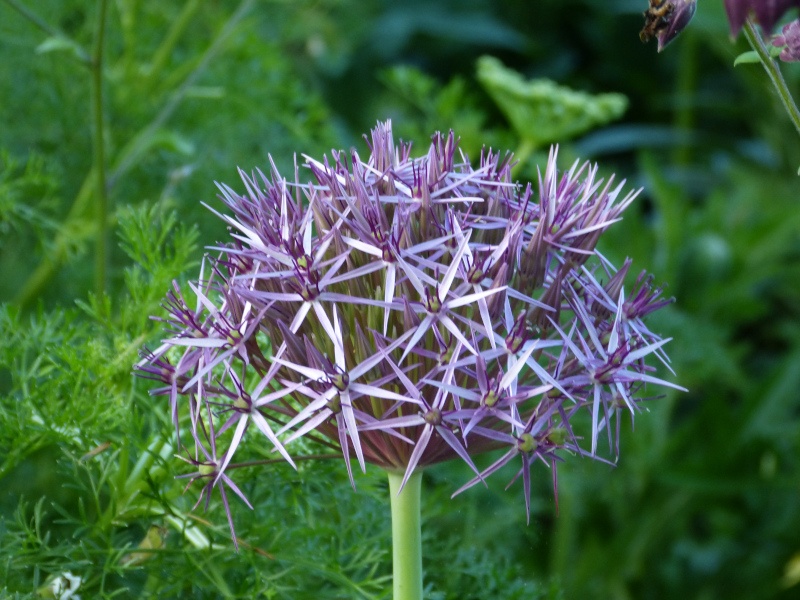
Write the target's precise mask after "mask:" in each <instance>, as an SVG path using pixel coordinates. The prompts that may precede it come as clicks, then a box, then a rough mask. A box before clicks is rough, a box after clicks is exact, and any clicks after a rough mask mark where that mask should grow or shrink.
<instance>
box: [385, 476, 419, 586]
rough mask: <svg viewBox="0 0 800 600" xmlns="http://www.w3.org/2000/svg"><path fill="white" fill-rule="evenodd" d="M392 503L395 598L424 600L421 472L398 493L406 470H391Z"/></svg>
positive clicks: (409, 479) (410, 478)
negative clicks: (403, 471)
mask: <svg viewBox="0 0 800 600" xmlns="http://www.w3.org/2000/svg"><path fill="white" fill-rule="evenodd" d="M388 475H389V494H391V502H392V561H393V573H394V577H393V581H394V583H393V587H394V596H393V598H394V600H422V528H421V526H420V494H421V490H422V472H420V471H415V472H414V474H413V475H411V477H409V478H408V481H407V482H406V485H405V487H404V488H403V491H402V492H400V493H399V495H398V492H399V490H400V484H401V483H402V482H403V476H404V473H402V472H389V473H388Z"/></svg>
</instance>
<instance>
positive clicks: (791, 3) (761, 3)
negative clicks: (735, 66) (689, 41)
mask: <svg viewBox="0 0 800 600" xmlns="http://www.w3.org/2000/svg"><path fill="white" fill-rule="evenodd" d="M792 7H800V0H725V11H726V12H727V13H728V21H729V22H730V24H731V35H732V36H733V37H736V36H737V35H738V34H739V30H740V29H741V28H742V26H743V25H744V22H745V20H746V19H747V17H748V16H749V15H750V13H751V12H753V13H755V16H756V20H757V21H758V23H759V24H760V25H761V27H763V28H764V31H766V32H767V33H769V32H770V31H772V28H773V27H775V23H777V22H778V19H780V18H781V17H782V16H783V14H784V13H785V12H786V11H787V10H789V9H790V8H792Z"/></svg>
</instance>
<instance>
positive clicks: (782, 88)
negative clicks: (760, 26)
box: [744, 19, 800, 134]
mask: <svg viewBox="0 0 800 600" xmlns="http://www.w3.org/2000/svg"><path fill="white" fill-rule="evenodd" d="M744 33H745V35H746V36H747V41H748V42H750V45H751V46H752V47H753V50H755V51H756V54H758V58H760V59H761V64H762V65H764V70H765V71H766V72H767V75H769V78H770V80H771V81H772V85H774V86H775V90H776V91H777V92H778V96H780V98H781V102H783V106H784V108H786V112H787V113H789V118H790V119H791V120H792V123H794V127H795V129H797V133H799V134H800V111H798V110H797V105H796V104H795V103H794V98H792V94H791V93H790V92H789V88H788V87H787V86H786V81H785V80H784V79H783V75H781V69H780V66H778V63H777V62H776V61H775V59H773V58H772V57H771V56H770V55H769V50H767V47H766V46H765V45H764V40H763V39H762V38H761V35H760V34H759V33H758V31H756V26H755V25H753V22H752V21H751V20H750V19H747V20H746V21H745V24H744Z"/></svg>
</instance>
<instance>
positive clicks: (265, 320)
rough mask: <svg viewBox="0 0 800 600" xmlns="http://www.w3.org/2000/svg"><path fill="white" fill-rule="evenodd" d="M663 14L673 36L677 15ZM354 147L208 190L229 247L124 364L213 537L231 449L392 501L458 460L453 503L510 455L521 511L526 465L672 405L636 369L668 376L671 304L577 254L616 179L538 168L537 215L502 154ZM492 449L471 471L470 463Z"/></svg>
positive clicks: (547, 460) (601, 260) (390, 145)
mask: <svg viewBox="0 0 800 600" xmlns="http://www.w3.org/2000/svg"><path fill="white" fill-rule="evenodd" d="M676 4H677V7H676V8H675V11H677V12H675V11H673V12H672V13H671V14H672V16H673V18H674V19H676V21H674V22H673V23H672V24H673V25H674V26H675V31H676V32H677V30H678V29H679V27H678V24H679V23H682V24H683V25H685V23H686V22H688V18H690V17H691V14H693V13H694V5H695V2H694V0H691V1H688V0H687V1H685V2H684V1H678V2H677V3H676ZM670 31H673V29H669V28H667V29H665V30H664V33H665V35H666V36H667V37H669V35H672V34H669V32H670ZM675 35H677V33H675ZM673 37H674V35H673ZM665 40H666V41H667V42H668V41H669V40H667V38H665ZM659 41H660V43H661V39H659ZM368 144H369V146H370V150H371V155H370V157H369V158H368V159H367V160H366V161H363V160H362V159H361V158H360V157H359V155H358V153H357V152H356V151H355V150H351V152H350V153H344V152H332V156H331V159H328V158H326V159H324V160H323V161H322V162H319V161H316V160H313V159H311V158H308V157H306V163H305V165H304V169H303V170H300V169H295V181H294V182H293V183H288V182H287V181H286V180H285V179H283V178H282V177H281V176H280V174H279V173H278V171H277V169H276V168H275V167H274V165H272V169H271V173H270V177H267V176H265V175H264V174H263V173H261V172H260V171H257V173H255V174H252V175H250V176H248V175H246V174H245V173H242V172H241V171H240V174H241V176H242V180H243V182H244V187H245V189H246V192H245V193H244V194H243V195H239V194H238V193H236V192H235V191H234V190H233V189H231V188H229V187H228V186H224V185H219V186H218V187H219V189H220V191H221V193H222V195H221V196H220V198H221V200H222V201H223V203H224V204H225V205H226V206H227V207H228V209H230V211H231V212H232V213H233V216H224V217H223V216H222V215H220V216H221V218H223V219H224V220H225V221H226V222H227V223H228V225H230V226H231V232H232V233H231V237H232V240H231V241H230V242H229V243H227V244H220V245H218V246H216V247H213V250H215V251H217V252H219V255H218V256H217V257H216V258H209V259H208V261H207V264H204V271H203V272H201V276H200V279H199V281H197V282H196V283H190V284H189V287H190V289H191V290H192V292H193V294H194V295H195V296H196V302H193V303H192V304H193V306H190V304H189V303H188V302H187V301H186V300H184V298H183V296H182V295H181V292H180V290H179V289H178V287H177V285H176V287H175V290H174V291H170V293H169V295H168V296H167V300H166V303H165V305H164V306H165V308H166V309H167V312H168V313H169V315H170V316H169V317H168V318H166V319H162V320H164V321H165V322H166V323H167V324H168V325H169V327H170V330H169V332H168V337H167V338H166V339H165V340H164V342H163V343H162V345H161V346H160V347H159V348H158V349H157V350H155V351H154V352H149V351H147V352H144V353H143V360H142V362H141V363H140V364H139V366H138V369H139V374H140V375H141V376H143V377H146V378H150V379H155V380H157V381H159V382H160V383H161V384H162V386H161V387H159V388H157V389H155V390H153V392H152V393H154V394H162V395H165V396H169V398H170V409H171V412H172V419H173V424H174V426H175V428H176V430H177V431H182V432H183V433H184V435H186V433H187V431H188V432H190V433H191V435H192V437H193V438H194V445H195V448H194V450H193V452H192V453H191V454H190V456H191V455H192V454H193V458H190V459H184V460H187V462H189V463H191V464H192V465H194V466H195V467H196V469H197V470H196V471H195V472H193V473H190V474H187V475H183V476H182V477H187V478H189V479H190V481H195V480H197V479H205V480H206V481H207V483H206V484H205V486H204V487H203V489H202V491H201V498H202V497H203V496H205V497H206V502H208V497H209V494H210V492H211V491H212V489H213V488H214V487H218V489H219V492H220V494H221V495H222V500H223V504H224V505H225V509H226V513H227V515H228V520H229V524H230V526H231V531H233V522H232V519H231V515H230V510H229V508H228V500H227V496H226V494H225V486H227V487H229V488H230V489H231V490H233V491H234V493H235V494H236V495H238V496H240V497H241V498H242V500H244V501H245V502H247V500H246V499H244V496H243V494H242V493H241V491H240V490H239V488H237V487H236V485H235V484H234V482H233V479H232V478H231V476H230V474H231V472H232V471H233V470H234V469H235V468H238V467H239V466H240V464H237V463H232V462H231V461H232V459H233V457H234V454H236V453H237V452H241V448H242V447H244V446H245V445H246V441H247V439H248V436H251V435H258V434H261V435H263V436H264V437H265V438H266V439H267V441H268V442H269V444H270V445H271V446H272V447H273V450H274V451H276V452H278V453H279V454H281V455H282V456H283V457H284V459H285V460H286V461H287V462H289V463H290V464H291V465H292V466H294V462H293V460H292V457H291V455H290V450H291V443H292V442H293V441H294V440H296V439H297V438H300V437H303V436H305V435H307V434H309V433H312V432H314V433H315V434H316V435H317V436H321V437H322V438H325V443H326V444H327V445H329V446H337V447H338V448H339V449H340V450H341V452H342V455H343V458H344V461H345V464H346V468H347V471H348V474H349V475H350V479H351V482H352V483H353V485H354V486H355V482H354V479H353V474H352V467H351V458H352V457H353V456H354V457H355V458H356V459H357V462H358V464H359V466H360V467H361V469H362V470H363V469H364V468H365V465H366V463H371V464H373V465H377V466H379V467H381V468H383V469H384V470H386V471H388V472H389V473H390V481H392V479H391V478H392V477H393V476H398V477H399V476H401V477H402V480H401V481H399V480H398V483H399V489H400V490H402V489H403V486H405V485H407V483H408V481H409V479H410V478H412V477H414V476H416V475H418V474H419V471H420V470H422V469H424V468H425V467H427V466H429V465H432V464H435V463H439V462H442V461H446V460H451V459H460V460H462V461H464V462H465V463H466V464H467V465H469V467H470V468H471V469H472V471H473V472H474V473H475V475H476V477H475V479H473V480H472V481H470V482H468V483H467V484H465V485H464V486H463V487H462V488H461V489H460V490H458V492H456V493H459V492H461V491H462V490H464V489H467V488H469V487H471V486H472V485H474V484H475V483H478V482H484V480H485V479H486V478H487V477H488V476H490V475H492V474H493V473H494V472H495V471H497V470H499V469H500V468H501V467H502V466H503V465H504V464H506V463H508V462H509V461H511V460H512V459H513V458H514V457H516V456H520V457H521V458H522V468H521V470H520V471H519V472H518V473H517V476H519V475H522V478H523V491H524V495H525V505H526V507H529V506H530V493H531V474H530V469H531V467H532V466H533V465H534V464H536V463H537V462H539V461H541V462H542V463H543V464H544V465H545V466H546V467H547V468H549V469H551V470H552V477H553V484H554V487H555V486H557V483H556V482H557V479H556V473H555V469H556V466H557V464H558V463H559V462H561V461H563V460H564V458H565V457H564V456H562V454H577V455H580V456H588V457H591V458H593V459H597V460H601V461H603V462H609V461H608V460H606V459H604V458H601V457H600V456H599V455H598V451H599V450H598V446H599V444H598V440H599V439H600V437H601V434H603V436H604V437H605V436H606V435H607V436H608V441H609V452H612V453H613V454H615V455H616V457H617V458H618V456H619V429H620V423H621V421H622V418H623V415H630V418H631V422H632V421H633V417H634V415H635V414H636V413H637V412H638V411H639V410H640V408H639V407H640V404H641V403H642V402H643V401H644V400H651V399H652V397H643V396H642V394H643V392H645V390H646V388H648V386H651V385H659V386H668V387H672V388H675V389H683V388H680V387H678V386H677V385H674V384H671V383H668V382H666V381H664V380H662V379H659V378H657V377H656V376H654V375H653V371H654V370H655V367H654V366H653V365H651V364H648V361H649V360H651V359H652V358H655V359H656V360H657V361H659V362H660V363H662V364H664V365H665V366H667V368H668V362H669V360H668V358H667V356H666V354H665V353H664V350H663V346H664V344H666V343H667V342H668V341H669V339H663V340H662V339H661V338H660V337H659V336H658V335H656V334H655V333H653V332H651V331H650V330H649V329H648V328H647V327H646V326H645V325H644V323H643V321H642V319H643V318H644V317H645V316H646V315H648V314H650V313H652V312H654V311H656V310H658V309H660V308H663V307H664V306H665V305H666V304H668V303H669V302H670V301H669V300H664V299H661V298H660V295H661V288H653V287H652V278H651V277H646V276H645V274H644V273H642V274H641V275H640V276H639V278H638V280H637V281H636V283H635V285H634V286H633V288H632V289H631V290H630V293H629V294H627V295H626V294H625V286H624V280H625V276H626V275H627V273H628V271H629V269H630V265H631V262H630V260H626V261H625V263H624V265H623V267H622V269H621V270H619V271H617V270H616V269H615V268H614V267H613V266H612V265H611V264H610V263H609V261H608V260H606V259H605V257H603V256H602V255H600V254H599V253H598V252H597V250H596V246H597V242H598V240H599V238H600V235H601V234H602V233H603V231H605V230H606V229H607V228H608V227H610V226H611V225H612V224H613V223H615V222H617V221H619V220H620V219H621V214H622V212H623V211H624V210H625V209H626V208H627V207H628V206H629V205H630V204H631V202H633V200H634V199H635V198H636V196H637V194H638V192H629V193H627V194H623V193H622V189H623V186H624V183H625V182H624V181H623V182H622V183H619V184H617V185H612V184H613V177H612V178H610V179H609V180H608V181H607V182H604V181H603V180H598V179H597V166H594V167H591V166H589V165H588V163H587V164H584V165H583V166H579V163H578V162H577V161H576V162H575V164H573V165H572V167H571V168H570V169H569V170H568V171H566V172H563V173H559V171H558V168H557V164H556V159H557V154H558V152H557V149H554V150H553V151H551V153H550V158H549V160H548V164H547V168H546V170H545V173H544V175H542V174H540V175H539V180H538V201H537V200H536V199H535V197H534V191H533V187H532V186H531V185H527V186H524V187H523V186H521V185H520V184H518V183H515V182H513V181H512V179H511V167H512V164H513V163H512V162H511V156H510V155H506V156H505V157H503V158H501V157H500V155H499V154H497V153H494V152H492V151H491V150H489V151H485V150H484V151H482V152H481V156H480V159H479V161H478V166H477V167H475V168H474V167H473V166H472V165H471V163H470V161H469V159H468V158H467V157H466V156H465V155H464V154H463V153H462V152H461V151H460V150H459V148H458V139H457V138H456V137H455V136H454V134H453V133H452V132H450V134H449V135H443V134H441V133H436V135H434V136H433V143H432V144H431V146H430V148H429V149H428V151H427V153H426V154H424V155H423V156H422V157H420V158H411V156H410V149H411V146H410V144H402V143H401V144H400V145H399V146H395V142H394V139H393V137H392V131H391V123H389V122H387V123H385V124H380V123H379V124H378V126H377V127H376V128H375V129H374V130H373V131H372V135H371V139H369V140H368ZM306 176H307V177H308V178H309V179H313V181H305V177H306ZM603 282H605V283H603ZM182 399H185V400H182ZM182 401H185V404H186V409H187V412H188V414H189V415H190V418H189V419H188V420H186V424H185V425H182V423H181V421H182V420H181V419H180V418H179V405H180V404H181V402H182ZM612 418H613V419H614V420H615V425H616V427H615V431H614V432H613V433H612ZM604 432H605V433H604ZM586 439H588V440H589V445H590V446H589V449H588V450H587V449H584V448H582V447H581V444H582V443H585V442H583V441H582V440H586ZM614 439H615V441H614ZM220 444H221V446H220V450H222V448H226V449H225V450H224V451H220V452H217V446H218V445H220ZM208 448H210V450H209V449H208ZM499 449H505V450H506V453H505V454H504V455H503V456H502V457H501V458H500V459H498V460H497V461H496V462H495V463H494V464H492V465H491V466H490V467H488V468H487V469H485V470H484V471H483V472H480V471H479V470H478V468H477V467H476V466H475V464H474V463H473V460H472V457H473V456H475V455H477V454H481V453H485V452H488V451H491V450H499ZM612 464H613V463H612ZM516 478H517V477H515V478H514V479H516ZM415 479H418V478H415ZM512 482H513V480H512ZM509 485H510V484H509ZM248 505H249V504H248ZM528 512H529V508H528ZM234 540H235V537H234Z"/></svg>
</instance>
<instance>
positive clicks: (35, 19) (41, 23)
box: [5, 0, 91, 66]
mask: <svg viewBox="0 0 800 600" xmlns="http://www.w3.org/2000/svg"><path fill="white" fill-rule="evenodd" d="M5 3H6V4H8V5H9V6H10V7H11V8H13V9H14V10H16V11H17V12H18V13H19V14H21V15H22V16H23V17H25V18H26V19H28V20H29V21H30V22H31V23H33V24H34V25H36V27H38V28H39V29H41V30H42V31H44V32H45V33H46V34H47V35H49V36H50V37H54V38H61V39H64V40H69V41H70V43H71V44H72V46H73V48H75V52H76V55H77V58H78V59H79V60H80V62H81V63H83V64H84V65H85V66H90V65H91V58H90V57H89V53H88V52H86V50H84V49H83V47H82V46H81V45H80V44H78V42H76V41H75V40H73V39H72V38H69V37H67V36H66V35H65V34H64V33H63V32H62V31H59V30H58V29H56V28H55V27H53V26H51V25H50V24H49V23H48V22H47V21H45V20H44V19H42V18H41V17H40V16H39V15H37V14H36V13H35V12H33V11H32V10H31V9H29V8H28V7H27V6H24V5H22V4H20V3H19V2H17V0H5Z"/></svg>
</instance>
